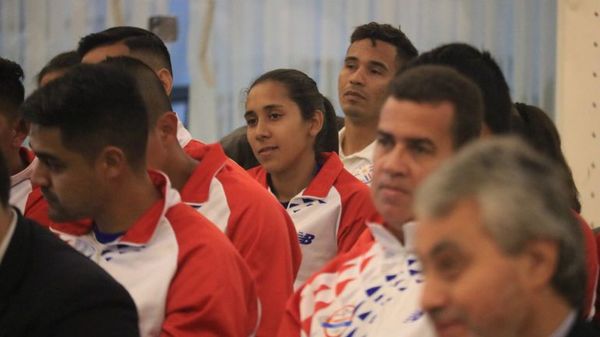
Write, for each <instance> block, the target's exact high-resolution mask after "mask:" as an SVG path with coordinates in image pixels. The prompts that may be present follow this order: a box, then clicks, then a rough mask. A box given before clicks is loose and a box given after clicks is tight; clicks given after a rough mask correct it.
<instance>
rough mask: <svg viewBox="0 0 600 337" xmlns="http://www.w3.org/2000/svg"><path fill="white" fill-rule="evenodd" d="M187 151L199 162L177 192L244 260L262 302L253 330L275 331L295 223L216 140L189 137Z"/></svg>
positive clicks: (291, 268)
mask: <svg viewBox="0 0 600 337" xmlns="http://www.w3.org/2000/svg"><path fill="white" fill-rule="evenodd" d="M188 154H189V155H191V156H192V157H193V158H194V159H196V160H198V161H199V162H200V163H199V164H198V166H197V167H196V169H195V170H194V172H193V173H192V176H191V177H190V178H189V180H188V181H187V182H186V184H185V185H184V186H183V188H182V189H181V198H182V200H183V201H184V202H185V203H187V204H188V205H190V206H192V207H194V208H196V209H197V210H198V211H199V212H200V213H202V214H203V215H204V216H206V217H207V218H208V219H209V220H211V221H212V222H213V223H215V224H216V225H217V227H218V228H219V229H220V230H221V231H222V232H224V233H225V234H226V235H227V236H228V237H229V239H230V240H231V242H232V243H233V245H234V246H235V247H236V248H237V250H238V252H239V253H240V255H242V257H243V258H244V259H245V260H246V263H247V264H248V266H249V268H250V271H251V272H252V275H253V277H254V280H255V282H256V287H257V292H258V296H259V299H260V302H261V308H262V317H263V319H262V321H261V325H260V327H259V330H258V335H259V336H274V335H275V333H276V332H277V327H278V326H279V322H280V321H281V318H282V316H283V313H284V311H285V304H286V301H287V299H288V298H289V297H290V296H291V295H292V293H293V288H292V285H293V282H294V279H295V277H296V274H297V272H298V268H299V267H300V261H301V252H300V247H299V245H298V240H297V234H296V230H295V228H294V223H293V222H292V220H291V219H290V217H289V216H288V215H287V213H286V211H285V210H284V209H283V208H282V207H281V205H280V204H279V202H278V201H277V200H276V199H275V198H274V197H273V196H272V195H271V194H270V193H269V192H268V191H266V190H265V189H264V188H263V187H262V186H260V185H259V184H257V183H256V181H255V180H254V179H252V178H251V177H250V176H249V175H248V174H247V173H246V171H244V170H243V169H242V168H241V167H239V166H238V165H237V164H236V163H234V162H233V161H232V160H231V159H229V158H227V156H226V155H225V152H224V151H223V148H222V147H221V145H219V144H211V145H206V144H202V143H200V142H198V141H195V140H192V141H191V142H190V143H189V144H188Z"/></svg>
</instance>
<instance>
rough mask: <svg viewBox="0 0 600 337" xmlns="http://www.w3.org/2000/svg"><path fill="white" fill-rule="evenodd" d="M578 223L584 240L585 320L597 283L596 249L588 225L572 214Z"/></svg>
mask: <svg viewBox="0 0 600 337" xmlns="http://www.w3.org/2000/svg"><path fill="white" fill-rule="evenodd" d="M573 214H574V215H575V218H576V219H577V221H578V222H579V225H580V227H581V230H582V231H583V237H584V240H585V266H586V273H587V280H586V282H585V283H586V285H585V298H584V301H583V308H582V312H581V313H582V315H583V317H585V318H587V317H589V316H590V314H591V312H592V305H593V303H594V298H595V296H596V285H597V282H598V249H597V248H596V238H595V236H594V232H593V231H592V228H591V227H590V225H588V223H587V222H586V221H585V219H583V218H582V217H581V216H580V215H579V214H578V213H576V212H573Z"/></svg>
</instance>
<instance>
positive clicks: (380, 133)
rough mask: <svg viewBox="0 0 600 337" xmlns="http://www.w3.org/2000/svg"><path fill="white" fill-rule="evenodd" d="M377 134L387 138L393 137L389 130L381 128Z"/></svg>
mask: <svg viewBox="0 0 600 337" xmlns="http://www.w3.org/2000/svg"><path fill="white" fill-rule="evenodd" d="M377 136H380V137H386V138H387V137H392V134H391V133H389V132H387V131H384V130H381V129H379V130H377Z"/></svg>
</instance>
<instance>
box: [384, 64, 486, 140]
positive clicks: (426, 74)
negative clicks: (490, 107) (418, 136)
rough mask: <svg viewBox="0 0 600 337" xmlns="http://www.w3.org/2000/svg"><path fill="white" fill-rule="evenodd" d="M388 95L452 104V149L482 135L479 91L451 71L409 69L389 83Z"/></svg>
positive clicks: (432, 68) (416, 100) (441, 69)
mask: <svg viewBox="0 0 600 337" xmlns="http://www.w3.org/2000/svg"><path fill="white" fill-rule="evenodd" d="M390 96H392V97H394V98H395V99H398V100H408V101H413V102H417V103H433V104H437V103H442V102H450V103H452V105H453V107H454V116H453V118H452V120H453V121H452V130H451V131H452V140H453V146H454V148H455V149H458V148H459V147H461V146H463V145H464V144H466V143H467V142H469V141H470V140H473V139H476V138H478V137H479V135H480V133H481V121H482V119H483V100H482V98H481V92H480V90H479V88H477V85H475V83H473V82H472V81H471V80H469V79H467V78H466V77H464V76H462V75H461V74H459V73H458V72H457V71H455V70H453V69H451V68H448V67H445V66H436V65H424V66H419V67H414V68H411V69H408V70H406V71H404V72H402V73H400V74H399V75H398V76H396V77H395V78H394V79H393V80H392V82H391V84H390Z"/></svg>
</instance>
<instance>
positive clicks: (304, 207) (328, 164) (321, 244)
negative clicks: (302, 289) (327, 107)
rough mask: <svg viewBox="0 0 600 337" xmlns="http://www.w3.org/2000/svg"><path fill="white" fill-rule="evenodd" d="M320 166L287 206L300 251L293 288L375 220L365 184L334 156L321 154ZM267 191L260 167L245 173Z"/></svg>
mask: <svg viewBox="0 0 600 337" xmlns="http://www.w3.org/2000/svg"><path fill="white" fill-rule="evenodd" d="M323 159H324V161H323V165H322V167H321V169H320V170H319V171H318V173H317V174H316V175H315V177H314V178H313V180H312V181H311V182H310V184H309V185H308V187H307V188H305V189H304V190H303V191H301V192H300V193H299V194H298V195H297V196H295V197H294V198H292V199H291V200H290V201H289V203H288V206H287V212H288V214H289V215H290V216H291V218H292V220H293V221H294V224H295V226H296V230H297V231H298V241H299V242H300V247H301V248H302V264H301V265H300V271H299V272H298V277H297V278H296V282H295V283H294V288H298V287H299V286H300V285H302V284H303V283H304V281H306V280H307V279H308V278H309V277H310V275H312V274H313V273H314V272H316V271H317V270H319V269H321V268H322V267H323V266H324V265H325V263H327V261H329V260H331V259H332V258H333V257H334V256H335V255H337V254H338V253H342V252H346V251H348V250H350V248H351V247H352V246H353V245H354V243H355V242H356V240H357V239H358V237H359V236H360V234H361V233H362V232H363V231H364V230H365V223H366V222H367V220H372V219H376V218H377V212H376V211H375V206H374V205H373V202H372V201H371V194H370V191H369V188H368V187H367V185H365V184H363V183H361V182H360V181H358V180H357V179H356V178H354V177H353V176H352V175H351V174H350V173H348V171H346V170H345V169H344V166H343V164H342V162H341V161H340V159H339V157H338V156H337V155H336V154H335V153H323ZM248 172H249V173H250V175H252V176H253V177H255V178H256V179H257V180H258V182H259V183H261V184H262V185H263V186H265V187H267V188H268V184H267V172H266V171H265V170H264V169H263V168H262V166H258V167H255V168H253V169H251V170H249V171H248Z"/></svg>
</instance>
